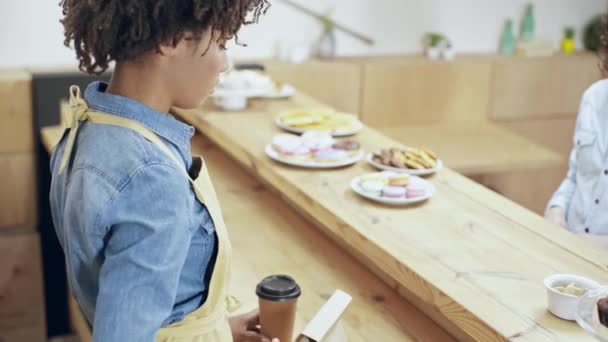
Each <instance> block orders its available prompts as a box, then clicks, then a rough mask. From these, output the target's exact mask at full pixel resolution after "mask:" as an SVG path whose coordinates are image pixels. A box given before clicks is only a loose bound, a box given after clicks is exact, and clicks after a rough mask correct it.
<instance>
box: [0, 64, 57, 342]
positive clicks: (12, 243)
mask: <svg viewBox="0 0 608 342" xmlns="http://www.w3.org/2000/svg"><path fill="white" fill-rule="evenodd" d="M34 150H35V148H34V125H33V115H32V86H31V76H30V75H29V74H28V73H27V72H25V71H22V70H0V341H1V342H4V341H6V342H12V341H24V342H30V341H31V342H43V341H46V313H45V306H44V293H43V285H42V284H43V283H42V277H43V276H42V264H41V250H40V241H39V236H38V233H37V232H36V230H35V229H36V224H37V217H38V214H37V207H36V205H37V196H36V165H35V161H36V156H35V154H34Z"/></svg>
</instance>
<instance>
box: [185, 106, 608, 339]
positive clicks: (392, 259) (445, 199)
mask: <svg viewBox="0 0 608 342" xmlns="http://www.w3.org/2000/svg"><path fill="white" fill-rule="evenodd" d="M302 105H319V103H317V102H316V101H314V100H313V99H311V98H309V97H307V96H305V95H302V94H297V95H296V96H294V97H293V98H292V99H291V100H286V101H274V102H263V101H254V102H253V103H252V104H251V108H250V109H249V110H247V111H245V112H241V113H214V112H212V111H208V112H206V113H204V114H203V113H202V111H201V110H197V111H179V115H180V116H181V117H182V118H183V119H184V120H186V121H187V122H189V123H191V124H193V125H195V126H196V127H197V128H198V129H199V130H200V131H201V132H202V133H203V134H204V135H206V136H208V137H209V138H210V139H211V140H212V141H214V142H215V143H217V144H218V146H220V147H221V148H222V149H224V150H225V151H227V152H228V153H229V154H230V155H231V156H232V157H233V158H235V159H236V160H237V161H239V162H240V163H241V165H243V166H244V167H245V168H247V169H248V170H249V171H250V172H251V173H253V174H254V175H255V176H256V177H258V178H259V179H261V180H263V181H264V182H265V183H267V184H269V185H270V186H271V187H272V188H274V190H275V191H277V192H278V193H279V194H280V195H281V197H282V198H284V199H285V200H286V201H287V202H289V203H290V204H291V205H292V206H294V207H295V208H296V209H297V210H299V211H300V212H302V213H304V214H305V215H307V216H308V217H309V218H310V219H311V220H312V221H313V222H316V223H317V225H318V227H319V229H320V230H321V231H323V232H325V233H326V234H328V236H330V237H332V238H333V239H334V240H335V241H337V242H338V243H340V244H341V245H342V246H343V247H344V248H345V249H346V250H347V251H348V252H349V253H351V254H352V255H354V256H356V257H357V258H359V259H360V260H361V261H362V262H364V263H365V264H366V265H367V266H368V267H370V269H372V270H374V271H375V272H376V273H377V274H378V275H380V276H381V277H382V278H383V279H384V280H385V281H386V282H387V283H388V284H389V285H390V286H391V287H393V288H395V289H397V290H398V291H399V292H400V293H401V294H402V295H403V296H404V297H406V298H407V299H409V300H410V301H411V302H412V303H415V304H416V305H418V306H419V307H420V308H421V309H422V310H424V311H425V312H426V313H427V314H428V315H429V316H431V317H433V318H434V319H435V321H436V322H438V323H439V324H441V325H442V326H443V327H444V328H446V329H448V330H449V331H450V332H452V333H453V334H454V335H455V336H457V337H458V338H459V339H462V340H477V341H504V340H509V339H518V340H526V341H555V340H563V341H574V340H576V341H592V340H593V339H592V338H591V337H590V336H587V335H586V334H585V333H584V332H583V331H582V329H580V328H579V327H578V325H576V323H573V322H567V321H563V320H560V319H558V318H555V317H554V316H552V315H551V314H550V313H548V311H547V310H546V295H545V288H544V286H543V284H542V280H543V278H544V277H545V276H547V275H550V274H553V273H557V272H563V273H576V274H580V275H583V276H587V277H590V278H593V279H596V280H597V281H599V282H600V283H604V282H605V281H606V280H607V278H608V277H607V273H606V270H608V266H607V265H606V264H605V263H604V262H603V261H604V260H607V257H608V253H606V252H604V251H600V250H597V249H594V248H592V247H590V246H588V245H587V244H586V243H585V242H583V241H581V240H578V239H577V238H576V237H573V236H572V235H570V234H569V233H567V232H565V231H563V230H561V229H559V228H557V227H556V226H553V225H551V224H549V223H547V222H546V221H545V220H544V219H542V218H541V217H539V216H538V215H536V214H533V213H532V212H530V211H528V210H526V209H524V208H522V207H520V206H518V205H516V204H514V203H513V202H511V201H509V200H507V199H505V198H503V197H501V196H499V195H497V194H496V193H494V192H492V191H489V190H487V189H485V188H484V187H482V186H480V185H478V184H476V183H474V182H472V181H470V180H468V179H466V178H465V177H463V176H461V175H459V174H457V173H455V172H453V171H451V170H450V169H445V170H443V171H442V172H440V173H439V174H438V175H436V176H434V177H433V178H431V181H432V182H433V183H434V184H435V185H436V187H437V189H438V192H437V194H436V195H435V197H434V198H432V199H431V200H430V201H429V202H428V203H426V204H423V205H420V206H414V207H409V208H394V207H385V206H381V205H377V204H374V203H371V202H369V201H367V200H364V199H362V198H360V197H359V196H357V195H356V194H354V193H353V192H352V191H351V190H350V188H349V182H350V180H351V179H352V178H353V177H355V176H357V175H360V174H362V173H366V172H371V171H372V169H371V167H369V166H368V165H366V164H365V163H363V162H361V163H359V164H357V165H355V166H352V167H349V168H344V169H338V170H328V171H311V170H302V169H296V168H291V167H286V166H283V165H279V164H277V163H275V162H273V161H271V160H270V159H269V158H267V157H266V156H265V154H264V146H265V145H266V144H267V143H269V142H270V139H271V137H272V136H273V135H274V134H277V133H279V130H278V129H277V128H276V127H275V126H274V124H273V118H274V116H275V115H276V113H277V112H278V111H280V110H284V109H287V108H291V107H294V106H302ZM356 137H357V139H358V140H359V141H360V142H361V143H362V146H363V148H364V149H365V150H368V151H370V150H375V149H378V148H382V147H386V146H399V144H398V143H397V142H396V141H395V140H392V139H390V138H387V137H386V136H384V135H382V134H380V133H379V132H377V131H376V130H373V129H370V128H366V129H364V130H363V132H361V133H360V134H358V135H357V136H356ZM328 262H329V260H328ZM404 324H406V325H409V324H408V322H404Z"/></svg>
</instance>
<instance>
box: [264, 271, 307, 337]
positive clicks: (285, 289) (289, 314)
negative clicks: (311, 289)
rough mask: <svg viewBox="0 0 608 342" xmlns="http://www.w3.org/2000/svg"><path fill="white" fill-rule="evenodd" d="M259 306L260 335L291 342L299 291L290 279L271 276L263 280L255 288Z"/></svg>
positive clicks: (288, 277) (298, 287)
mask: <svg viewBox="0 0 608 342" xmlns="http://www.w3.org/2000/svg"><path fill="white" fill-rule="evenodd" d="M256 294H257V295H258V299H259V305H260V325H261V327H262V335H264V336H266V337H269V338H271V339H272V338H278V339H279V340H280V341H281V342H291V341H293V326H294V323H295V320H296V307H297V302H298V298H299V297H300V294H301V291H300V286H298V284H297V283H296V282H295V280H293V278H292V277H290V276H286V275H272V276H269V277H266V278H264V279H263V280H262V281H261V282H260V283H259V284H258V286H257V288H256Z"/></svg>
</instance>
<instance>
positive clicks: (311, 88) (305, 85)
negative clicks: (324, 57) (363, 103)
mask: <svg viewBox="0 0 608 342" xmlns="http://www.w3.org/2000/svg"><path fill="white" fill-rule="evenodd" d="M264 66H265V67H266V71H267V72H268V73H269V74H270V75H271V76H272V77H273V78H274V79H275V80H277V81H280V82H289V83H290V84H293V85H294V86H295V87H296V88H298V89H300V90H302V91H303V92H305V93H306V94H308V95H310V96H312V97H314V98H316V99H318V100H321V102H324V103H327V104H329V105H331V106H333V107H335V108H336V109H338V110H342V111H346V112H351V113H356V114H358V113H359V111H360V92H361V67H360V66H358V65H356V64H353V63H346V62H324V61H317V60H311V61H308V62H305V63H303V64H293V63H285V62H280V61H275V60H272V61H266V62H264Z"/></svg>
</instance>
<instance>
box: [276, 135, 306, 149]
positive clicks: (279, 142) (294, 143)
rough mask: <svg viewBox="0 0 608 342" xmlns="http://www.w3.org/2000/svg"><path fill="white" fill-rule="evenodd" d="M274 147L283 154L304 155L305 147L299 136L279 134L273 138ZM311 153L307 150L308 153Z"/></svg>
mask: <svg viewBox="0 0 608 342" xmlns="http://www.w3.org/2000/svg"><path fill="white" fill-rule="evenodd" d="M272 147H273V148H274V149H275V150H276V151H278V152H279V153H281V154H302V153H303V151H304V149H303V147H305V146H304V145H303V144H302V140H301V139H300V137H298V136H297V135H292V134H279V135H276V136H275V137H274V138H272ZM308 152H310V151H309V149H308V148H306V152H305V153H308Z"/></svg>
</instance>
